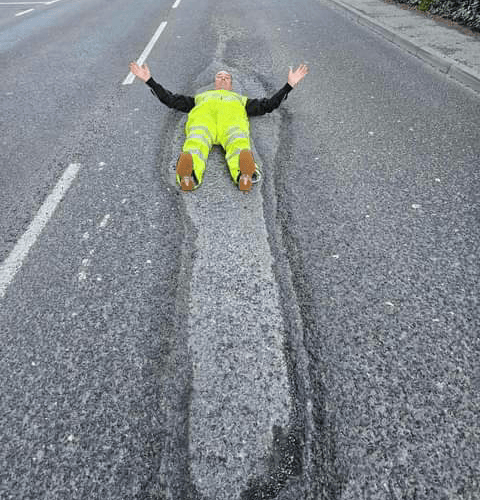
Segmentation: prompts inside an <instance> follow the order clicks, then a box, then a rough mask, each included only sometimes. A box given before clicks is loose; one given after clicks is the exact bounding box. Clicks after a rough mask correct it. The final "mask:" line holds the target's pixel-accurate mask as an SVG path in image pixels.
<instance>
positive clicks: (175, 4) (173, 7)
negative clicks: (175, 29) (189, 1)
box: [172, 0, 182, 9]
mask: <svg viewBox="0 0 480 500" xmlns="http://www.w3.org/2000/svg"><path fill="white" fill-rule="evenodd" d="M181 1H182V0H177V1H176V2H175V3H174V4H173V5H172V9H176V8H177V7H178V5H179V4H180V2H181Z"/></svg>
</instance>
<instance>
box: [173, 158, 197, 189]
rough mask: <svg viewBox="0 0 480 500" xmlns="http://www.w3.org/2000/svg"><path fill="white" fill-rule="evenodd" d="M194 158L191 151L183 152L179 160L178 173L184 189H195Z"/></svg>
mask: <svg viewBox="0 0 480 500" xmlns="http://www.w3.org/2000/svg"><path fill="white" fill-rule="evenodd" d="M192 171H193V158H192V155H191V154H190V153H182V154H181V155H180V157H179V158H178V161H177V175H179V176H180V179H181V180H180V186H181V188H182V189H183V191H192V190H193V185H194V184H193V177H192Z"/></svg>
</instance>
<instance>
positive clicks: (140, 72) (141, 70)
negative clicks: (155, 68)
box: [129, 62, 151, 82]
mask: <svg viewBox="0 0 480 500" xmlns="http://www.w3.org/2000/svg"><path fill="white" fill-rule="evenodd" d="M129 67H130V71H131V72H132V73H133V74H134V75H135V76H137V77H138V78H140V80H143V81H144V82H146V81H147V80H149V79H150V77H151V75H150V70H149V69H148V66H147V65H146V64H143V65H142V66H139V65H138V64H137V63H136V62H131V63H130V64H129Z"/></svg>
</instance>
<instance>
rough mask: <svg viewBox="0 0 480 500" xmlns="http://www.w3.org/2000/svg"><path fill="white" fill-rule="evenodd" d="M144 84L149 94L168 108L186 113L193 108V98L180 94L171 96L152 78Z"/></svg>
mask: <svg viewBox="0 0 480 500" xmlns="http://www.w3.org/2000/svg"><path fill="white" fill-rule="evenodd" d="M145 83H146V84H147V85H148V86H149V87H150V92H152V94H153V95H156V96H157V97H158V98H159V99H160V101H161V102H163V104H165V105H166V106H168V107H169V108H173V109H178V111H183V112H185V113H188V112H189V111H190V110H191V109H193V107H194V106H195V99H194V98H193V97H190V96H186V95H181V94H172V93H171V92H170V91H169V90H167V89H164V88H163V87H162V86H161V85H160V84H159V83H157V82H156V81H155V80H154V79H153V78H150V79H149V80H147V81H146V82H145Z"/></svg>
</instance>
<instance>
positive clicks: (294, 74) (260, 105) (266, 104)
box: [245, 64, 308, 116]
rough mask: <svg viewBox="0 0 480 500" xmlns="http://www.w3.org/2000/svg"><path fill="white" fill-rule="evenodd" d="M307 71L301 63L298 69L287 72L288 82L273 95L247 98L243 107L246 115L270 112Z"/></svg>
mask: <svg viewBox="0 0 480 500" xmlns="http://www.w3.org/2000/svg"><path fill="white" fill-rule="evenodd" d="M307 73H308V67H307V66H306V65H305V64H301V65H300V66H299V67H298V69H296V70H295V71H292V68H290V72H289V73H288V83H286V84H285V85H284V86H283V87H282V88H281V89H280V90H279V91H278V92H277V93H276V94H275V95H274V96H273V97H271V98H270V99H266V98H265V99H248V100H247V104H246V106H245V109H246V111H247V115H248V116H260V115H264V114H265V113H271V112H272V111H273V110H274V109H277V108H278V106H280V103H281V102H282V101H283V99H286V98H287V96H288V93H289V92H290V91H291V90H292V88H293V87H295V85H297V83H298V82H299V81H300V80H302V78H304V77H305V75H306V74H307Z"/></svg>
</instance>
